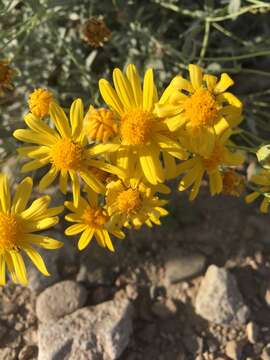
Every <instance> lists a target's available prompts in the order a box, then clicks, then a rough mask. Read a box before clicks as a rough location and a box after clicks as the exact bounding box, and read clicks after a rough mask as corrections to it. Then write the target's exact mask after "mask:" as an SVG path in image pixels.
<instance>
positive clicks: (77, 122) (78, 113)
mask: <svg viewBox="0 0 270 360" xmlns="http://www.w3.org/2000/svg"><path fill="white" fill-rule="evenodd" d="M83 116H84V109H83V102H82V100H81V99H76V100H75V101H73V103H72V105H71V108H70V122H71V128H72V136H73V139H74V140H77V138H78V136H79V135H81V132H82V125H83Z"/></svg>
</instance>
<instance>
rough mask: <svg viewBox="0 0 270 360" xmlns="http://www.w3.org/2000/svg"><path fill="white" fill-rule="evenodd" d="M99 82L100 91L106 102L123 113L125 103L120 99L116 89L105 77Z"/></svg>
mask: <svg viewBox="0 0 270 360" xmlns="http://www.w3.org/2000/svg"><path fill="white" fill-rule="evenodd" d="M98 84H99V91H100V93H101V96H102V97H103V100H104V101H105V103H106V104H107V105H108V106H109V107H110V108H112V109H113V110H114V111H116V112H117V113H118V114H119V115H121V114H122V113H123V105H122V103H121V101H120V100H119V97H118V95H117V93H116V91H115V90H114V89H113V88H112V87H111V85H110V83H109V82H108V81H107V80H105V79H101V80H99V83H98Z"/></svg>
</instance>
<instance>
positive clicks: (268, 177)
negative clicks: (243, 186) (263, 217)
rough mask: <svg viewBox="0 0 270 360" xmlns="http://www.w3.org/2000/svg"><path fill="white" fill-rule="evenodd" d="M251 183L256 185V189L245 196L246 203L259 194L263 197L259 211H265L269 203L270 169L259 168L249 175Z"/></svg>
mask: <svg viewBox="0 0 270 360" xmlns="http://www.w3.org/2000/svg"><path fill="white" fill-rule="evenodd" d="M250 181H251V183H253V184H255V185H257V187H258V190H257V191H253V192H252V193H250V194H249V195H247V196H246V197H245V200H246V203H247V204H249V203H252V202H253V201H255V200H256V199H257V198H258V197H259V196H260V195H262V196H263V197H264V198H263V200H262V202H261V205H260V211H261V212H262V213H267V212H268V208H269V203H270V171H269V170H268V169H260V171H259V172H258V173H257V174H256V175H253V176H252V177H251V180H250Z"/></svg>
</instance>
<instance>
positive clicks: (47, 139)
mask: <svg viewBox="0 0 270 360" xmlns="http://www.w3.org/2000/svg"><path fill="white" fill-rule="evenodd" d="M13 136H14V137H15V138H16V139H18V140H20V141H23V142H26V143H32V144H38V145H40V144H41V145H46V146H48V145H53V144H55V143H56V141H57V138H56V137H55V136H52V135H49V134H47V135H44V134H43V133H37V132H35V131H33V130H27V129H18V130H15V131H14V133H13Z"/></svg>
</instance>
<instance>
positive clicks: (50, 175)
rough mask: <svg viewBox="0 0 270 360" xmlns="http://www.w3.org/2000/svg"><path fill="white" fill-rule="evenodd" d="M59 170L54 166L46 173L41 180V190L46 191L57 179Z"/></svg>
mask: <svg viewBox="0 0 270 360" xmlns="http://www.w3.org/2000/svg"><path fill="white" fill-rule="evenodd" d="M58 173H59V170H58V169H57V168H56V167H54V166H52V167H51V168H50V170H49V171H48V172H47V174H45V175H44V176H43V177H42V179H41V180H40V182H39V188H38V189H39V191H40V192H42V191H44V190H45V189H46V188H47V187H48V186H50V185H51V183H52V182H53V181H54V180H55V178H56V176H57V175H58Z"/></svg>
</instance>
